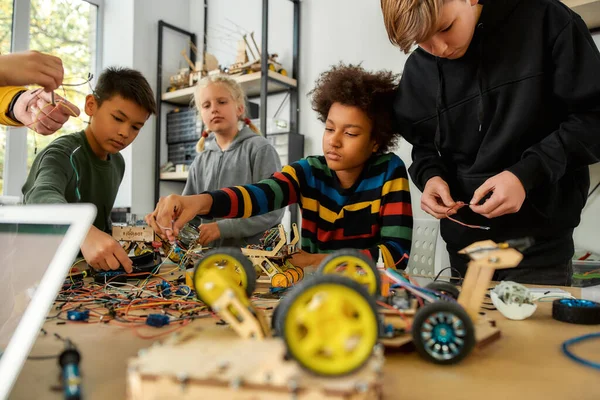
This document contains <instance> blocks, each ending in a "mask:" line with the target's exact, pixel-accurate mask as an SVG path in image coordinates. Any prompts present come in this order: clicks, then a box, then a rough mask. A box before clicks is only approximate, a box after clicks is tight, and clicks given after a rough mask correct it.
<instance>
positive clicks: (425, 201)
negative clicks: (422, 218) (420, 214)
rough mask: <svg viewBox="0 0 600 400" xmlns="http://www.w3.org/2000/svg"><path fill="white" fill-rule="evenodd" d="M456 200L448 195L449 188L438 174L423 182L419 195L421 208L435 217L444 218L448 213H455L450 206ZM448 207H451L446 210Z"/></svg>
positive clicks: (452, 205)
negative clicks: (423, 187) (423, 185)
mask: <svg viewBox="0 0 600 400" xmlns="http://www.w3.org/2000/svg"><path fill="white" fill-rule="evenodd" d="M455 204H456V202H455V201H454V200H453V199H452V196H451V195H450V188H449V187H448V184H447V183H446V181H444V180H443V179H442V178H440V177H439V176H434V177H433V178H431V179H429V180H428V181H427V183H426V184H425V189H424V190H423V194H422V195H421V209H422V210H423V211H425V212H426V213H427V214H429V215H432V216H434V217H435V218H437V219H442V218H446V217H447V216H448V215H452V214H456V211H454V210H453V209H452V208H453V207H454V206H455ZM448 209H451V210H450V211H448Z"/></svg>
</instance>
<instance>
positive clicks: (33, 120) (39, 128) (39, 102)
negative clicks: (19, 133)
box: [13, 89, 80, 135]
mask: <svg viewBox="0 0 600 400" xmlns="http://www.w3.org/2000/svg"><path fill="white" fill-rule="evenodd" d="M54 101H55V105H52V94H51V93H47V92H44V91H43V90H42V89H36V90H28V91H26V92H24V93H21V95H20V96H19V98H18V99H17V101H16V102H15V105H14V108H13V114H14V116H15V118H16V119H17V120H18V121H19V122H21V123H22V124H23V125H25V126H27V127H28V128H29V129H33V130H34V131H36V132H37V133H39V134H41V135H51V134H53V133H54V132H56V131H57V130H59V129H60V128H62V126H63V125H64V123H65V122H67V120H68V119H69V118H70V117H78V116H79V114H80V110H79V108H77V106H76V105H75V104H73V103H71V102H69V101H67V100H65V99H64V98H62V97H61V96H59V95H57V94H55V95H54Z"/></svg>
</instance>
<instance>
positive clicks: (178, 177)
mask: <svg viewBox="0 0 600 400" xmlns="http://www.w3.org/2000/svg"><path fill="white" fill-rule="evenodd" d="M187 177H188V171H185V172H161V173H160V179H161V180H163V181H180V182H185V181H187Z"/></svg>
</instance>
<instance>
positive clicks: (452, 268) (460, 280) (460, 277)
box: [433, 267, 464, 285]
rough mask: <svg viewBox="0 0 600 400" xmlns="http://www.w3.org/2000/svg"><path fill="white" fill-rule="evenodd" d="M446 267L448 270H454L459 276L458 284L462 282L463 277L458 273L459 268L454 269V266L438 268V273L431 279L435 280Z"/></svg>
mask: <svg viewBox="0 0 600 400" xmlns="http://www.w3.org/2000/svg"><path fill="white" fill-rule="evenodd" d="M447 269H449V270H451V271H454V272H456V273H457V274H458V277H459V280H458V284H459V285H461V284H462V282H463V280H464V278H463V276H462V274H461V273H460V271H459V270H457V269H456V268H454V267H446V268H442V269H441V270H440V272H438V274H437V275H436V276H435V278H433V281H434V282H435V281H437V280H438V278H439V277H440V275H441V274H442V272H444V271H445V270H447Z"/></svg>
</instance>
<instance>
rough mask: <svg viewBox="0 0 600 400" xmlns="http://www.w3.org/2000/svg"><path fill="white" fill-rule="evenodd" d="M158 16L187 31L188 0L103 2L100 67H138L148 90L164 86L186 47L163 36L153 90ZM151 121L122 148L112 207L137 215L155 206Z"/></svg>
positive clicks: (181, 40) (179, 40)
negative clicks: (160, 64)
mask: <svg viewBox="0 0 600 400" xmlns="http://www.w3.org/2000/svg"><path fill="white" fill-rule="evenodd" d="M195 11H197V9H195ZM160 19H162V20H164V21H166V22H168V23H170V24H173V25H175V26H178V27H180V28H182V29H185V30H189V25H190V0H171V1H168V2H167V1H163V0H106V6H105V16H104V21H105V22H104V23H105V28H104V52H103V56H104V58H103V65H104V67H107V66H111V65H119V66H126V67H130V68H134V69H137V70H139V71H140V72H141V73H142V74H144V76H145V77H146V79H147V80H148V82H149V83H150V85H151V87H152V90H153V91H155V92H156V91H157V90H163V89H164V88H166V86H167V85H166V82H168V76H169V75H170V74H172V73H174V72H175V71H176V70H177V68H179V67H181V66H183V65H182V62H183V60H182V58H181V56H178V54H179V52H180V51H181V50H183V49H184V48H185V47H186V46H187V39H186V38H185V37H183V36H180V35H177V34H171V33H167V34H166V35H165V37H164V39H163V40H164V51H165V54H164V57H163V71H164V74H163V75H164V76H165V80H164V82H165V83H163V85H162V87H160V88H157V87H156V86H157V85H156V84H157V82H156V63H157V46H158V21H159V20H160ZM166 111H167V110H165V113H166ZM163 117H164V115H163ZM163 121H164V118H163ZM155 125H156V118H155V117H150V119H149V120H148V121H147V122H146V124H145V125H144V128H142V130H141V132H140V134H139V136H138V137H137V139H136V140H135V141H134V142H133V144H132V145H131V146H130V147H129V148H127V149H125V150H124V151H123V152H122V154H123V156H124V157H125V161H126V163H127V169H126V172H125V176H124V179H123V183H122V184H121V188H120V190H119V194H118V196H117V201H116V203H115V207H131V210H132V212H134V213H139V214H144V213H147V212H150V211H151V210H152V209H154V205H155V204H154V168H155V165H154V149H155V147H154V146H155ZM162 146H163V154H166V144H165V143H163V144H162ZM165 159H166V156H165ZM134 166H135V167H134ZM176 188H178V187H176ZM174 190H175V189H174ZM178 190H180V189H178Z"/></svg>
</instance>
